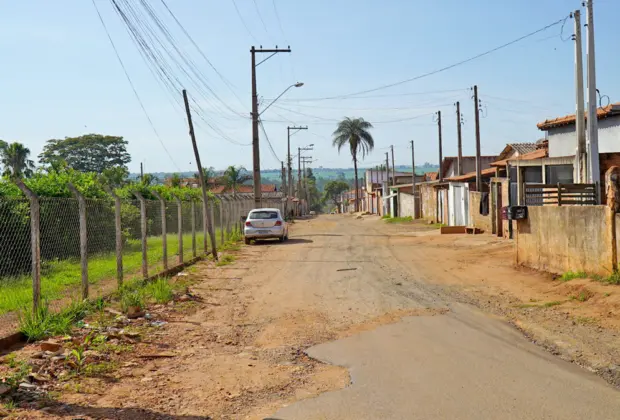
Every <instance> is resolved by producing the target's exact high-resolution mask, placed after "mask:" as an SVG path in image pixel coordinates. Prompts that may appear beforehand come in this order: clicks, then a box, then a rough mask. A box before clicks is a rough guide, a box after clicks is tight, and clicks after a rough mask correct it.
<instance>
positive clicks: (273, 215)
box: [248, 211, 278, 220]
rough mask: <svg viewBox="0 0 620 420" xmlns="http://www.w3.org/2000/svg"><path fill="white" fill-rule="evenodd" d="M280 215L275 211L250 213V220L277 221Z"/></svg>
mask: <svg viewBox="0 0 620 420" xmlns="http://www.w3.org/2000/svg"><path fill="white" fill-rule="evenodd" d="M277 218H278V213H277V212H275V211H253V212H252V213H250V216H249V217H248V219H251V220H269V219H277Z"/></svg>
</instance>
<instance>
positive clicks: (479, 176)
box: [474, 85, 482, 191]
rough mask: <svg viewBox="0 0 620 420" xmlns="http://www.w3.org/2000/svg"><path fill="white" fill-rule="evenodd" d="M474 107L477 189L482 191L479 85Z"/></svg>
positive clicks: (476, 88) (475, 90)
mask: <svg viewBox="0 0 620 420" xmlns="http://www.w3.org/2000/svg"><path fill="white" fill-rule="evenodd" d="M474 109H475V116H476V191H482V168H481V165H482V162H481V161H480V102H479V101H478V86H477V85H476V86H474Z"/></svg>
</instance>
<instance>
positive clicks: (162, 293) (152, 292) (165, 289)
mask: <svg viewBox="0 0 620 420" xmlns="http://www.w3.org/2000/svg"><path fill="white" fill-rule="evenodd" d="M144 291H145V293H146V294H147V296H149V297H151V298H153V300H155V302H157V303H160V304H163V303H168V302H170V301H171V300H172V298H173V292H172V286H171V285H170V283H168V281H167V280H166V279H165V278H158V279H157V280H156V281H154V282H151V283H149V284H147V285H146V287H145V288H144Z"/></svg>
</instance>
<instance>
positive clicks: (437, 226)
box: [429, 223, 448, 229]
mask: <svg viewBox="0 0 620 420" xmlns="http://www.w3.org/2000/svg"><path fill="white" fill-rule="evenodd" d="M429 226H430V227H432V228H435V229H441V228H442V227H446V226H448V225H446V224H445V223H431V224H430V225H429Z"/></svg>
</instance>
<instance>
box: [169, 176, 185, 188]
mask: <svg viewBox="0 0 620 420" xmlns="http://www.w3.org/2000/svg"><path fill="white" fill-rule="evenodd" d="M181 181H182V179H181V175H179V174H177V173H173V174H172V175H170V178H168V182H169V183H170V186H171V187H180V186H181Z"/></svg>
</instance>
